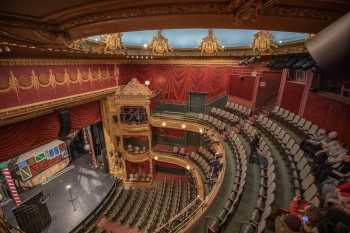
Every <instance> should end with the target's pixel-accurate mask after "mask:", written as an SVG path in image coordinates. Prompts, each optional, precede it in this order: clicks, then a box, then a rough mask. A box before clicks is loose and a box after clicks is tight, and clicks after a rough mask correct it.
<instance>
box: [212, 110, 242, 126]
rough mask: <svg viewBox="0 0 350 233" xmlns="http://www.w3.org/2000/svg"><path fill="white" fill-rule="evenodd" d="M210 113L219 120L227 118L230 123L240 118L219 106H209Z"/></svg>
mask: <svg viewBox="0 0 350 233" xmlns="http://www.w3.org/2000/svg"><path fill="white" fill-rule="evenodd" d="M210 114H211V115H213V116H215V117H218V118H219V119H221V120H229V121H230V122H232V123H235V122H239V121H240V120H241V118H240V117H239V116H237V115H236V114H234V113H232V112H228V111H225V110H223V109H221V108H215V107H213V108H211V110H210Z"/></svg>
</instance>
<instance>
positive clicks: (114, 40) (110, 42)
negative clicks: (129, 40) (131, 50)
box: [102, 33, 124, 53]
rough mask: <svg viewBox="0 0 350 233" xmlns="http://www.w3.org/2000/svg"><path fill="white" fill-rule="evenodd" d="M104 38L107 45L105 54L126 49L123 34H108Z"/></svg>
mask: <svg viewBox="0 0 350 233" xmlns="http://www.w3.org/2000/svg"><path fill="white" fill-rule="evenodd" d="M102 38H103V40H104V43H105V48H104V53H114V52H115V51H116V50H120V49H123V48H124V45H123V43H122V33H112V34H106V35H104V36H103V37H102Z"/></svg>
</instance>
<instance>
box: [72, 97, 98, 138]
mask: <svg viewBox="0 0 350 233" xmlns="http://www.w3.org/2000/svg"><path fill="white" fill-rule="evenodd" d="M69 116H70V121H71V131H72V132H73V131H75V130H78V129H82V128H85V127H86V126H88V125H92V124H95V123H97V122H100V121H101V113H100V104H99V102H98V101H96V102H90V103H87V104H82V105H79V106H76V107H73V108H71V109H69Z"/></svg>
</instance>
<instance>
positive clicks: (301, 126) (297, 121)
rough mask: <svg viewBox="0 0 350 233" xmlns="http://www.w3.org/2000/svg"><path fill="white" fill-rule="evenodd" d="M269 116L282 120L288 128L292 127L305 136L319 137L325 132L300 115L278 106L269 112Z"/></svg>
mask: <svg viewBox="0 0 350 233" xmlns="http://www.w3.org/2000/svg"><path fill="white" fill-rule="evenodd" d="M271 114H272V116H273V117H275V118H277V119H280V120H283V121H284V122H286V123H288V125H289V126H292V127H293V128H294V129H295V130H297V131H298V132H301V133H303V134H305V135H320V134H324V133H325V132H326V130H324V129H322V128H320V127H319V126H318V125H316V124H313V123H312V122H311V121H308V120H306V119H305V118H303V117H301V116H300V115H298V114H295V113H293V112H290V111H289V110H287V109H284V108H282V107H280V106H275V107H274V108H273V110H272V111H271Z"/></svg>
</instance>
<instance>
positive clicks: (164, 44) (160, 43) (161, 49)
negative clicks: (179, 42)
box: [147, 30, 173, 55]
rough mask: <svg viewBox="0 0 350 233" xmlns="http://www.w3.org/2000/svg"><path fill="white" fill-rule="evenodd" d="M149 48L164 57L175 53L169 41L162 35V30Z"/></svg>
mask: <svg viewBox="0 0 350 233" xmlns="http://www.w3.org/2000/svg"><path fill="white" fill-rule="evenodd" d="M147 47H148V48H149V49H151V50H152V53H153V54H155V55H164V54H166V53H169V52H171V51H173V50H172V48H171V47H170V44H169V41H168V39H167V38H165V37H164V36H163V35H162V31H161V30H159V31H158V32H157V34H156V35H155V36H154V37H153V39H152V41H151V42H150V43H149V45H148V46H147Z"/></svg>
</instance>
